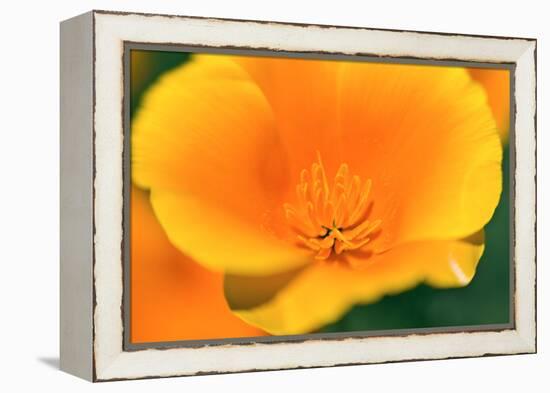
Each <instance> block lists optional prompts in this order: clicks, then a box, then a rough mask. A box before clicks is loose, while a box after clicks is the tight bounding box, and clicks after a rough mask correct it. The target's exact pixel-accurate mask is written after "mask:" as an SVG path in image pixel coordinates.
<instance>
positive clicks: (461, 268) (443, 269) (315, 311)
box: [224, 233, 484, 335]
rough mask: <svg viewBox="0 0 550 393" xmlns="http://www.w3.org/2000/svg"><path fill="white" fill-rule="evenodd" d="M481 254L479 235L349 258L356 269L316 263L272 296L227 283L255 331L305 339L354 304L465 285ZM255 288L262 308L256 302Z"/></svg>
mask: <svg viewBox="0 0 550 393" xmlns="http://www.w3.org/2000/svg"><path fill="white" fill-rule="evenodd" d="M483 248H484V244H483V235H482V234H481V233H479V234H476V235H474V236H471V237H469V238H467V239H463V240H455V241H425V242H414V243H409V244H404V245H401V246H399V247H396V248H394V249H392V250H390V251H388V252H385V253H383V254H380V255H376V256H370V257H367V256H361V255H360V253H355V254H354V253H349V254H348V260H347V262H348V263H349V264H352V265H353V266H355V268H351V267H350V266H348V265H346V264H344V263H342V261H340V262H333V263H326V262H325V263H315V264H312V265H311V266H308V267H306V268H305V269H303V270H301V271H297V272H295V274H294V276H293V277H291V278H290V277H287V278H286V280H285V282H284V285H281V286H280V287H279V288H277V290H276V291H272V293H270V291H269V290H266V289H265V288H266V287H267V286H266V285H256V286H255V285H254V283H253V281H254V280H255V279H254V278H249V279H248V280H249V281H250V283H248V284H247V285H243V282H246V279H245V278H240V279H239V280H235V279H234V278H229V279H228V278H227V277H226V280H225V283H224V286H225V293H226V298H227V299H228V302H229V305H230V307H231V308H232V309H233V311H234V312H235V313H236V314H237V315H239V316H240V317H241V318H242V319H243V320H244V321H246V322H248V323H250V324H251V325H254V326H258V327H260V328H261V329H263V330H265V331H267V332H269V333H271V334H275V335H288V334H303V333H308V332H312V331H314V330H316V329H318V328H320V327H322V326H324V325H326V324H328V323H331V322H334V321H336V320H337V319H338V318H340V317H341V316H342V315H343V314H344V313H345V312H346V311H347V310H348V309H349V308H350V307H352V306H353V305H355V304H358V303H371V302H375V301H377V300H378V299H380V298H381V297H382V296H385V295H389V294H397V293H400V292H402V291H404V290H407V289H410V288H412V287H414V286H416V285H417V284H419V283H421V282H424V281H425V282H427V283H429V284H431V285H433V286H437V287H460V286H464V285H467V284H468V283H469V282H470V280H471V279H472V277H473V276H474V273H475V269H476V267H477V263H478V261H479V258H480V257H481V255H482V253H483ZM262 280H267V278H265V277H264V278H262ZM243 287H245V288H246V292H247V293H245V294H243V293H242V289H241V288H243ZM254 287H256V288H258V289H257V291H258V293H261V295H259V297H260V298H261V299H264V301H263V302H258V301H255V292H254V291H251V288H254ZM239 292H241V293H239ZM246 296H248V297H249V298H250V300H249V301H248V302H247V300H246V298H245V297H246ZM235 299H236V300H235Z"/></svg>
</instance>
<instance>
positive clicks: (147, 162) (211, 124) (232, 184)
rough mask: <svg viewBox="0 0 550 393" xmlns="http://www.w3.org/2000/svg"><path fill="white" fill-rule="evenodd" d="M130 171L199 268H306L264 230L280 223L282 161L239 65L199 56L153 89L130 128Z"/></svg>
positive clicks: (296, 253) (259, 99) (298, 254)
mask: <svg viewBox="0 0 550 393" xmlns="http://www.w3.org/2000/svg"><path fill="white" fill-rule="evenodd" d="M132 165H133V167H132V175H133V179H134V181H135V182H136V183H137V184H138V185H139V186H141V187H143V188H145V189H150V190H151V196H152V204H153V208H154V210H155V212H156V214H157V216H158V219H159V221H160V223H161V224H162V226H163V228H164V230H165V231H166V232H167V235H168V237H169V239H170V240H171V242H172V243H173V244H174V245H175V246H176V247H177V248H178V249H179V250H181V251H182V252H184V253H185V254H187V255H190V256H191V257H193V258H194V259H195V260H197V261H198V262H200V263H201V264H203V265H204V266H207V267H209V268H211V269H214V270H219V271H226V272H230V273H239V274H252V275H254V274H270V273H273V272H276V271H281V270H285V269H288V268H289V267H293V266H297V265H300V264H303V263H305V262H306V261H307V258H306V257H305V253H304V252H303V251H301V250H298V249H297V248H295V247H293V245H292V244H288V243H287V242H283V240H281V239H280V237H281V236H282V235H280V234H278V236H276V235H274V234H273V233H272V230H271V229H268V227H269V228H272V227H273V226H274V225H273V221H274V220H275V221H276V220H281V214H280V213H279V210H281V206H282V204H283V195H282V194H283V192H284V191H286V189H287V188H288V173H287V172H288V170H287V167H286V158H285V154H284V153H283V149H282V146H281V143H280V139H279V135H278V134H277V132H276V130H275V127H274V120H273V114H272V112H271V108H270V106H269V104H268V103H267V101H266V100H265V97H264V95H263V93H262V91H261V90H260V89H259V88H258V86H257V85H256V84H255V83H253V82H252V81H251V80H250V79H249V77H248V75H247V74H246V72H245V71H243V69H242V68H241V67H239V66H238V65H237V64H236V63H234V62H232V61H230V60H228V59H226V58H225V57H223V56H198V57H197V59H195V60H194V61H192V62H191V63H190V64H187V65H184V66H183V67H180V68H178V69H176V70H174V71H172V72H169V73H167V74H166V75H165V76H164V77H163V78H162V79H161V80H160V81H159V83H157V84H156V85H155V86H153V87H152V88H151V90H150V91H149V92H148V94H147V95H146V97H145V98H144V103H143V106H142V107H141V108H140V109H139V111H138V114H137V117H136V119H135V120H134V122H133V125H132ZM287 231H288V230H287ZM282 232H284V231H282ZM283 237H284V236H283ZM278 247H281V250H278Z"/></svg>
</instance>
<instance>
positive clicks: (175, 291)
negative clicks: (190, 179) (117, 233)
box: [130, 187, 265, 343]
mask: <svg viewBox="0 0 550 393" xmlns="http://www.w3.org/2000/svg"><path fill="white" fill-rule="evenodd" d="M131 205H132V216H131V217H132V221H131V222H132V231H131V251H132V268H131V283H132V285H131V286H130V288H131V302H130V304H131V313H130V315H131V321H130V324H131V330H130V331H131V342H133V343H144V342H160V341H178V340H200V339H207V338H208V339H215V338H227V337H253V336H261V335H264V334H265V333H264V332H262V331H261V330H259V329H256V328H254V327H252V326H250V325H248V324H246V323H245V322H243V321H242V320H240V319H239V318H237V317H236V316H235V315H234V314H232V313H231V311H230V310H229V307H228V306H227V303H226V302H225V300H224V296H223V281H222V280H223V277H222V275H221V274H220V273H215V272H210V271H208V270H206V269H205V268H203V267H201V266H200V265H198V264H196V263H195V262H193V261H192V260H190V259H189V258H188V257H186V256H185V255H183V254H182V253H181V252H179V251H178V250H177V249H175V248H174V246H172V245H171V244H170V242H169V241H168V239H167V238H166V235H165V234H164V231H163V230H162V228H161V227H160V225H159V224H158V222H157V220H156V218H155V216H154V214H153V211H152V209H151V206H150V205H149V202H148V200H147V194H146V192H144V191H142V190H139V189H137V188H136V187H133V188H132V194H131Z"/></svg>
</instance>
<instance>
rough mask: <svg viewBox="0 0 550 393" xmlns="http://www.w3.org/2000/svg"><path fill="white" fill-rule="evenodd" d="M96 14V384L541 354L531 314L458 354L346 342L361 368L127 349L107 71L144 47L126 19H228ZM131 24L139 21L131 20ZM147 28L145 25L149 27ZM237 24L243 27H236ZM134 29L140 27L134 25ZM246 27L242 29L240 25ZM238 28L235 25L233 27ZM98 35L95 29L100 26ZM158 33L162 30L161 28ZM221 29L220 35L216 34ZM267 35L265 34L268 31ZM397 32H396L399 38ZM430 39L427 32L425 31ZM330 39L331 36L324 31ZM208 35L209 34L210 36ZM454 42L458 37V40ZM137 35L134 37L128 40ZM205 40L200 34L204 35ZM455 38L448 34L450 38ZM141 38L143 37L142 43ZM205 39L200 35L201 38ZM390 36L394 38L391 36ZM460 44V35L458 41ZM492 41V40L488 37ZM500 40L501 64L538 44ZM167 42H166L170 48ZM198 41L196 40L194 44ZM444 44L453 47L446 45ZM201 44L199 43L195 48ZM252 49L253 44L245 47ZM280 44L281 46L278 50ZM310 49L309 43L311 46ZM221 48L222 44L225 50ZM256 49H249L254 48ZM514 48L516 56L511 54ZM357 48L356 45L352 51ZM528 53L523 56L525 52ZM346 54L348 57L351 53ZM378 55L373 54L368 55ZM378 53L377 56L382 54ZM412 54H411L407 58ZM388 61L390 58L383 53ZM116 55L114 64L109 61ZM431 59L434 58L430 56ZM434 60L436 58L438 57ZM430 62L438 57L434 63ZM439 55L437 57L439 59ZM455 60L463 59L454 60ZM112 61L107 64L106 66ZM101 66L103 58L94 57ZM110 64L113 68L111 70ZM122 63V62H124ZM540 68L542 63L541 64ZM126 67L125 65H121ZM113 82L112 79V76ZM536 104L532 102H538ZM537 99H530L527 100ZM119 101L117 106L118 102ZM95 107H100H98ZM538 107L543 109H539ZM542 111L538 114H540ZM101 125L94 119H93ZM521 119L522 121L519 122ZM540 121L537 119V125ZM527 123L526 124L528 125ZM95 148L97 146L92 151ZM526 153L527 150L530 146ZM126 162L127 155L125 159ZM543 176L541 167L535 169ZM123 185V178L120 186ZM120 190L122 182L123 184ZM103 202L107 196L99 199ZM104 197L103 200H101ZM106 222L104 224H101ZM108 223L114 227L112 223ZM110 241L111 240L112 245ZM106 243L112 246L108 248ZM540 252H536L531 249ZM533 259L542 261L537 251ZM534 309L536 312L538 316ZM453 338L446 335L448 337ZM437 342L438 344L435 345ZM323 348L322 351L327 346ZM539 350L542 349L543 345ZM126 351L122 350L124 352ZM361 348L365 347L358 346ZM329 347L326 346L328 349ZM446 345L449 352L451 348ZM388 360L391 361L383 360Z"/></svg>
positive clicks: (281, 348) (465, 340) (529, 298)
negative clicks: (132, 44)
mask: <svg viewBox="0 0 550 393" xmlns="http://www.w3.org/2000/svg"><path fill="white" fill-rule="evenodd" d="M94 15H95V16H97V22H98V24H99V27H98V29H97V30H96V33H98V35H97V37H95V38H94V41H95V44H97V47H98V53H100V56H99V57H98V61H97V63H96V69H95V71H92V72H93V73H95V74H96V75H95V76H97V77H98V78H97V80H98V81H99V80H101V82H100V83H97V81H95V82H94V83H95V84H97V86H96V87H98V91H97V96H98V97H99V98H100V100H99V101H98V103H97V104H98V108H97V110H96V111H95V122H96V124H97V128H96V130H97V131H98V133H97V136H98V138H97V140H96V141H95V142H94V143H95V146H96V147H97V156H98V161H97V163H98V164H99V165H98V169H99V171H98V177H97V179H95V182H96V187H97V191H98V192H97V194H96V193H95V191H94V190H92V191H93V192H94V198H95V201H96V202H97V201H98V200H99V201H100V202H101V203H97V204H96V207H97V210H96V212H95V213H94V214H95V218H96V220H97V219H98V218H99V219H101V221H103V222H102V223H101V224H100V226H99V227H98V228H99V229H100V230H99V231H98V234H99V235H100V236H97V235H96V237H95V242H96V247H95V252H96V253H97V254H96V255H97V259H96V262H97V263H96V266H95V278H96V281H95V286H96V289H97V294H98V297H97V300H98V303H97V304H98V307H97V309H96V312H95V329H96V330H95V333H96V335H95V340H96V342H95V360H96V361H98V368H97V375H95V374H94V375H93V379H94V380H98V381H108V380H123V379H140V378H155V377H169V376H183V375H203V374H211V373H214V374H217V373H232V372H248V371H259V370H273V369H288V368H304V367H307V368H310V367H327V366H337V365H348V364H368V363H385V362H394V361H409V360H428V359H443V358H458V357H473V356H494V355H504V354H523V353H533V352H534V351H535V350H536V348H535V347H534V345H533V344H535V340H536V327H534V322H536V315H535V314H534V313H533V314H531V313H530V312H527V313H522V315H521V318H520V320H519V322H521V323H519V324H518V327H517V328H516V329H515V330H514V331H506V332H481V333H472V334H467V335H466V334H465V333H461V334H456V335H455V336H456V339H455V340H454V341H453V343H455V344H460V343H462V346H461V347H457V348H458V349H455V350H454V351H453V352H451V353H448V352H444V353H443V352H441V351H443V350H446V348H442V347H441V346H440V347H439V348H438V347H437V345H436V347H435V349H436V351H435V352H433V351H431V350H430V351H428V349H430V348H432V346H431V345H428V344H430V342H431V344H434V343H435V344H437V343H439V344H441V343H440V342H439V340H438V337H437V336H438V335H431V336H432V338H433V339H432V338H430V337H425V336H422V337H419V336H415V335H413V336H412V337H407V338H405V339H404V338H392V339H391V341H392V342H391V343H389V344H391V345H396V344H398V343H399V345H401V343H404V342H405V341H404V340H407V343H412V341H414V342H415V345H416V346H417V348H416V350H415V351H416V355H414V356H412V355H411V356H409V357H407V356H405V357H403V356H399V354H397V355H396V356H397V357H396V358H395V359H398V360H395V359H394V358H393V357H387V356H385V354H384V351H385V350H387V349H388V348H390V349H391V345H389V344H387V343H386V342H387V341H389V340H390V339H389V338H383V339H382V340H372V339H369V340H367V339H359V340H352V341H353V342H342V343H341V344H342V345H344V346H346V348H347V351H348V352H350V355H354V357H353V359H354V361H353V362H347V361H341V358H331V360H330V363H322V362H318V361H317V359H319V358H318V357H316V358H315V359H311V358H308V356H309V355H308V356H306V355H307V353H306V354H305V355H304V351H302V349H301V348H297V347H296V346H295V345H283V344H281V345H277V346H272V347H270V348H269V350H267V349H268V348H267V347H265V346H263V345H252V346H250V347H247V348H246V349H242V348H236V347H235V346H231V345H229V346H226V347H223V348H197V349H192V350H189V349H185V350H184V349H167V350H146V351H135V352H126V351H124V349H123V348H122V341H123V339H122V332H123V329H122V328H121V327H122V321H121V320H120V319H118V318H119V316H118V314H117V313H118V310H119V308H120V304H119V297H118V296H119V294H120V295H121V294H122V291H121V288H120V287H119V285H120V283H119V278H118V277H113V274H114V273H113V269H114V270H115V272H117V274H118V265H117V264H116V263H115V262H118V258H119V252H120V250H119V248H118V245H117V244H115V242H113V241H112V236H113V233H114V235H116V236H118V232H119V230H120V229H121V228H119V227H118V222H117V223H116V228H115V221H116V219H117V218H118V216H116V215H115V216H114V219H113V215H112V214H108V213H113V212H116V209H117V208H118V205H117V204H118V202H119V201H118V200H117V201H116V202H117V203H112V199H113V198H112V197H113V196H115V195H116V193H117V191H116V190H115V191H113V184H114V181H115V180H117V178H118V177H119V174H118V172H116V171H115V173H107V172H109V171H106V168H103V169H102V170H101V167H102V166H105V165H107V163H108V162H109V161H110V160H113V157H115V156H118V155H119V154H120V153H121V152H119V151H118V148H119V145H118V144H119V139H118V138H119V136H117V135H113V134H112V133H111V131H112V130H115V129H118V127H119V125H118V124H115V122H118V120H119V119H118V116H119V113H115V112H112V111H111V112H106V108H111V109H112V108H113V107H114V105H118V100H119V97H118V91H117V90H118V89H117V88H115V87H116V86H118V83H119V82H120V80H119V78H118V76H115V75H111V74H110V72H111V71H109V72H108V71H106V70H112V67H113V64H114V63H113V61H115V60H113V59H116V61H117V62H118V61H119V60H120V58H121V56H119V55H120V53H119V50H120V48H121V47H122V46H123V45H122V43H123V42H124V41H125V40H128V41H136V39H134V38H135V37H134V36H135V32H134V29H130V30H131V32H130V33H129V32H128V29H124V26H123V25H122V23H121V22H122V19H136V20H138V19H139V20H141V19H143V20H144V19H146V18H148V21H150V22H151V23H153V22H155V23H157V24H160V19H162V22H163V23H165V24H166V25H169V23H168V22H171V21H172V20H173V19H177V18H180V19H181V20H182V21H187V22H188V23H187V24H186V29H184V31H180V32H179V34H183V32H186V31H189V29H190V28H192V29H196V30H197V31H199V32H202V34H205V33H204V30H205V29H206V28H210V27H212V26H211V25H216V26H214V27H216V28H219V26H218V24H219V23H220V21H218V20H210V19H201V20H200V23H199V22H198V21H197V20H196V19H197V18H192V17H190V18H184V17H164V18H163V17H159V16H153V15H143V14H118V13H112V12H101V11H94ZM130 22H131V20H130ZM141 22H142V21H141ZM234 22H236V21H234ZM134 23H136V21H135V20H134ZM277 25H281V26H286V25H288V24H285V23H281V24H277ZM260 26H261V29H262V30H272V28H273V25H272V24H259V25H258V28H260ZM237 27H238V26H237ZM233 28H235V26H233ZM94 29H95V27H94ZM365 30H369V29H368V28H365ZM156 31H158V30H156ZM212 31H215V30H212ZM263 32H264V33H265V31H263ZM234 33H235V34H237V33H239V31H238V29H237V30H235V31H234ZM389 33H390V32H386V33H385V35H388V34H389ZM391 33H392V34H394V33H396V32H391ZM316 34H318V35H320V32H319V31H316ZM406 34H407V37H408V38H415V37H409V35H408V33H406ZM419 34H422V33H419ZM323 35H325V33H323ZM164 36H166V34H164V35H163V34H160V35H152V36H146V37H145V38H146V40H145V41H144V40H143V39H139V40H137V42H142V41H143V42H148V43H149V42H151V43H160V42H162V43H165V44H174V43H173V42H171V41H166V40H164V39H163V37H164ZM206 36H209V35H208V34H206ZM453 36H454V35H453ZM128 37H129V38H128ZM197 37H198V35H197ZM426 37H427V38H430V39H432V40H433V39H435V38H437V40H436V41H437V43H438V45H441V44H444V42H443V40H442V39H441V37H440V36H438V34H437V33H428V34H426ZM445 37H447V36H445ZM469 37H470V36H467V35H465V36H460V35H457V36H456V38H457V39H459V40H461V41H462V44H466V43H467V41H469V44H476V45H477V44H481V43H482V41H481V40H479V38H481V37H478V38H471V39H470V38H469ZM138 38H139V37H138ZM199 38H200V37H199ZM199 38H196V37H195V38H194V39H195V40H198V39H199ZM386 38H387V37H386ZM453 38H454V37H453ZM485 38H490V37H485ZM494 40H495V42H496V41H500V42H504V41H506V48H503V46H502V45H501V47H500V52H502V53H496V54H495V57H493V58H491V60H494V61H495V63H501V62H513V63H517V62H518V60H520V58H521V55H522V54H525V50H526V49H528V47H529V46H530V44H532V41H533V40H522V39H520V40H516V39H510V38H506V37H500V38H498V39H497V38H494ZM165 41H166V42H165ZM191 41H193V40H191ZM444 41H447V39H445V40H444ZM191 43H193V42H191ZM269 43H270V46H269V47H266V48H263V49H269V50H276V49H277V48H278V47H279V45H280V44H279V43H278V42H274V41H271V40H270V41H269ZM245 44H246V42H245ZM273 45H275V47H273ZM206 46H209V47H216V45H215V43H214V44H212V43H210V44H209V45H206ZM238 46H239V47H240V46H241V44H240V43H238ZM306 46H307V45H306ZM220 48H221V46H220ZM247 48H248V47H247ZM477 49H478V50H477V52H479V50H481V49H483V46H480V45H478V48H477ZM503 49H506V53H504V52H503ZM508 49H510V51H508ZM350 50H353V47H352V49H350ZM289 51H292V52H295V51H300V50H299V49H296V48H294V47H293V48H291V49H289ZM520 51H521V52H523V53H521V52H520ZM343 53H344V52H343ZM345 53H346V54H355V55H358V54H361V55H364V53H363V52H353V53H352V52H349V51H347V52H345ZM367 53H370V52H367ZM374 53H377V52H374ZM407 53H408V52H407ZM383 55H384V54H383ZM385 56H388V53H386V54H385ZM389 56H392V57H401V52H396V51H395V50H392V52H391V53H389ZM457 56H458V57H457V59H458V58H460V59H463V60H464V61H480V60H479V59H478V54H476V51H473V52H472V51H469V52H463V54H458V55H457ZM486 56H487V55H486V54H484V55H482V56H481V57H480V58H481V59H486ZM109 57H110V58H109ZM426 57H429V56H426ZM431 57H433V56H431ZM431 57H430V58H431ZM435 58H436V57H434V59H435ZM452 58H453V59H455V57H452ZM437 59H438V60H441V59H447V57H442V58H441V59H440V58H439V57H437ZM106 60H107V61H106ZM94 61H95V57H94ZM109 61H110V62H111V63H110V64H109ZM117 64H118V63H117ZM535 66H536V64H535ZM117 67H118V66H117ZM106 76H108V78H107V77H106ZM106 81H108V82H109V83H107V85H109V86H110V87H111V92H114V93H116V95H115V96H114V97H113V96H110V95H108V94H107V91H106V90H105V89H103V88H102V87H101V86H102V85H103V86H105V85H106V83H105V82H106ZM531 93H532V92H531V91H529V89H525V90H523V93H522V94H526V95H527V96H529V95H530V94H531ZM92 96H95V93H92ZM531 98H532V97H531ZM527 101H530V100H527ZM115 102H116V103H115ZM527 103H528V102H526V101H524V102H523V104H527ZM94 104H95V103H94ZM535 105H536V104H535ZM522 108H523V109H522V111H521V113H522V117H523V120H526V119H528V118H529V116H528V114H529V112H530V111H529V110H525V107H523V105H522ZM535 113H536V112H535ZM93 121H94V120H93ZM516 121H517V120H516ZM531 121H532V119H531ZM522 124H526V123H522ZM523 129H524V130H525V132H527V134H528V135H527V136H526V138H530V135H529V133H531V132H533V131H534V132H536V124H535V127H534V128H531V127H530V126H529V127H525V128H523ZM526 147H527V149H526V150H524V151H527V150H530V147H532V146H529V145H527V146H526ZM92 148H93V146H92ZM524 148H525V146H524ZM120 156H122V154H120ZM534 168H535V170H536V163H535V166H534ZM117 181H118V180H117ZM117 187H118V184H117ZM99 196H100V197H99ZM98 197H99V198H98ZM528 199H529V198H524V200H528ZM117 214H118V213H117ZM97 221H100V220H97ZM106 223H107V224H108V225H106ZM93 224H94V221H93V219H92V225H93ZM106 229H111V230H113V232H111V233H108V232H105V230H106ZM530 233H532V232H531V231H525V232H524V235H525V234H530ZM109 239H110V240H109ZM104 243H106V244H104ZM523 244H524V246H527V247H524V248H525V249H526V250H527V249H529V248H530V247H529V246H530V245H529V244H525V243H523ZM531 250H532V249H531ZM530 257H531V255H529V257H528V258H527V259H526V260H525V263H524V264H522V266H523V269H521V277H523V278H524V279H525V278H527V280H528V281H531V280H530V279H531V278H536V270H535V275H533V266H532V265H534V263H533V264H532V262H534V261H533V259H534V258H530ZM533 257H536V250H535V254H534V255H533ZM522 289H525V288H522ZM531 289H532V288H528V289H527V290H526V295H525V296H524V297H523V299H524V300H525V302H526V303H527V304H528V305H529V304H531V303H533V302H534V301H536V297H535V296H536V295H535V296H533V293H532V292H530V290H531ZM533 311H534V310H533ZM442 338H445V337H442ZM428 341H430V342H428ZM307 344H308V345H311V346H312V349H316V350H317V351H319V352H318V353H321V354H325V353H328V352H329V351H330V350H331V348H330V346H331V345H330V344H331V343H330V342H321V343H319V342H315V341H313V340H311V342H308V343H307ZM321 344H322V345H321ZM503 345H507V346H509V348H508V349H507V350H502V348H503V347H502V346H503ZM535 345H536V344H535ZM119 346H120V347H119ZM356 346H357V347H361V348H356ZM472 346H473V347H474V348H475V347H476V346H479V348H478V350H476V351H472V352H471V350H472ZM321 347H322V348H321ZM443 347H445V346H443ZM359 349H361V350H365V351H370V352H369V353H366V352H365V353H363V354H361V356H358V355H357V352H358V350H359ZM244 350H246V351H247V352H250V355H251V359H245V360H247V361H248V360H254V359H252V353H254V355H255V358H257V359H258V361H260V362H259V363H261V364H259V366H257V365H256V364H254V363H253V366H254V367H253V368H252V367H250V366H249V363H247V362H243V361H241V360H242V359H243V358H245V357H244V356H240V355H241V351H244ZM290 352H291V353H292V354H293V356H294V357H295V359H293V360H295V362H288V361H287V362H286V363H284V364H283V363H277V364H276V365H273V362H270V361H264V360H265V359H269V356H265V355H266V354H268V353H269V355H272V354H275V355H276V354H277V353H279V355H281V354H284V356H275V357H277V358H279V357H280V358H281V359H283V358H284V359H287V360H288V356H289V353H290ZM380 354H382V355H383V356H379V355H380ZM367 355H368V356H367ZM348 358H351V357H349V356H346V360H347V359H348ZM228 360H235V363H237V365H235V364H232V367H226V366H225V364H229V363H227V361H228ZM166 365H169V367H166Z"/></svg>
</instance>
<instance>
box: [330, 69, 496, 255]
mask: <svg viewBox="0 0 550 393" xmlns="http://www.w3.org/2000/svg"><path fill="white" fill-rule="evenodd" d="M341 76H342V79H341V94H340V96H341V101H342V102H341V108H342V114H341V127H342V136H343V147H344V151H345V152H346V154H347V156H346V158H347V162H348V164H349V166H350V168H351V170H352V171H358V172H360V174H361V176H362V177H364V178H370V179H372V194H371V195H372V200H373V209H372V213H371V217H373V218H377V219H382V231H381V234H380V239H379V240H378V241H377V242H376V246H377V249H378V250H385V249H388V248H391V247H393V246H395V245H396V244H400V243H405V242H411V241H417V240H427V239H458V238H462V237H465V236H468V235H469V234H471V233H474V232H477V231H479V230H480V229H482V228H483V226H484V225H485V224H486V223H487V222H488V221H489V219H490V218H491V216H492V215H493V212H494V209H495V208H496V206H497V203H498V200H499V198H500V193H501V187H502V186H501V183H502V180H501V178H502V170H501V160H502V147H501V144H500V141H499V137H498V133H497V130H496V126H495V122H494V120H493V116H492V114H491V110H490V108H489V106H488V105H487V102H486V96H485V93H484V91H483V89H482V88H481V87H480V86H479V85H478V84H477V83H474V82H472V80H471V78H470V77H469V75H468V73H467V71H466V70H465V69H463V68H458V67H441V66H412V65H392V64H361V63H346V64H345V65H344V68H343V70H342V73H341Z"/></svg>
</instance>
